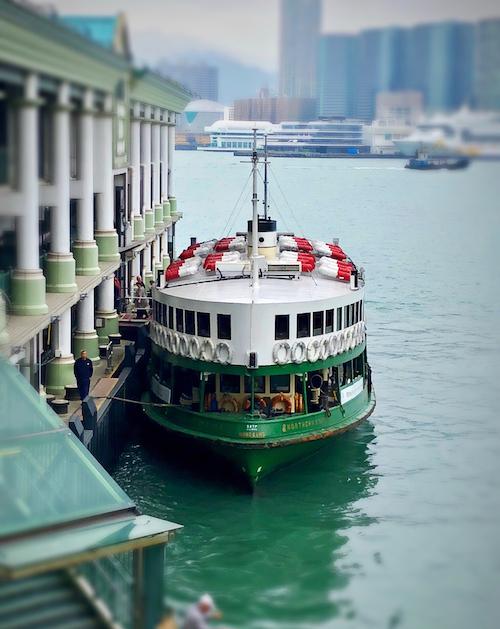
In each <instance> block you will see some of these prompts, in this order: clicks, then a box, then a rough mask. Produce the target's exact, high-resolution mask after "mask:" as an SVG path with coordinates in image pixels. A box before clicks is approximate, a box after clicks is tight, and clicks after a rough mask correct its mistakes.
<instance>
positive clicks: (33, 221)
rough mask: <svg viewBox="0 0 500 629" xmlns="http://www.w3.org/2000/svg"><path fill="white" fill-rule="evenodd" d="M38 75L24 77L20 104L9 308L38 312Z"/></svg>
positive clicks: (41, 286)
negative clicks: (19, 208)
mask: <svg viewBox="0 0 500 629" xmlns="http://www.w3.org/2000/svg"><path fill="white" fill-rule="evenodd" d="M37 98H38V77H37V75H36V74H33V73H30V74H28V75H27V76H26V78H25V81H24V100H23V102H22V103H21V104H20V107H19V125H18V129H19V137H18V147H19V161H18V163H17V174H18V181H19V192H20V194H21V196H22V198H23V213H22V215H21V216H19V218H18V220H17V224H16V249H17V266H16V270H15V271H14V273H13V274H12V284H11V295H10V296H11V311H12V313H13V314H18V315H40V314H45V313H46V312H47V311H48V308H47V304H46V303H45V277H44V276H43V273H42V271H41V269H40V253H39V231H38V230H39V207H38V205H39V191H38V101H37Z"/></svg>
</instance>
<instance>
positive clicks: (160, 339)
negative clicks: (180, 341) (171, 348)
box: [156, 328, 165, 347]
mask: <svg viewBox="0 0 500 629" xmlns="http://www.w3.org/2000/svg"><path fill="white" fill-rule="evenodd" d="M156 336H157V338H158V345H159V346H160V347H165V330H164V329H163V328H159V329H158V330H157V332H156Z"/></svg>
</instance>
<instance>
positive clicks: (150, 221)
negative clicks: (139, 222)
mask: <svg viewBox="0 0 500 629" xmlns="http://www.w3.org/2000/svg"><path fill="white" fill-rule="evenodd" d="M144 221H145V223H144V224H145V229H144V233H145V234H146V235H149V234H154V233H155V213H154V212H153V210H146V211H145V212H144Z"/></svg>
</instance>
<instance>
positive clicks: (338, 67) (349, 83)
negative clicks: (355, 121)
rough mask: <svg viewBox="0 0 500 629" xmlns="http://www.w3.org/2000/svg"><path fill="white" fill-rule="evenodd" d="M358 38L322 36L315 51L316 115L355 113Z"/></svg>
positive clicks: (346, 114) (340, 115) (334, 35)
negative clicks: (316, 81) (316, 52)
mask: <svg viewBox="0 0 500 629" xmlns="http://www.w3.org/2000/svg"><path fill="white" fill-rule="evenodd" d="M357 52H358V38H357V36H356V35H343V34H342V35H340V34H339V35H336V34H333V35H324V36H323V37H321V38H320V43H319V54H318V88H317V89H318V115H319V117H320V118H332V117H345V118H349V117H352V116H355V115H356V104H357V90H356V87H357V80H356V76H357V71H358V54H357Z"/></svg>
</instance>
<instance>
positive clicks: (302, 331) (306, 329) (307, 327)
mask: <svg viewBox="0 0 500 629" xmlns="http://www.w3.org/2000/svg"><path fill="white" fill-rule="evenodd" d="M305 336H311V313H310V312H301V313H300V314H298V315H297V338H299V339H300V338H304V337H305Z"/></svg>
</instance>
